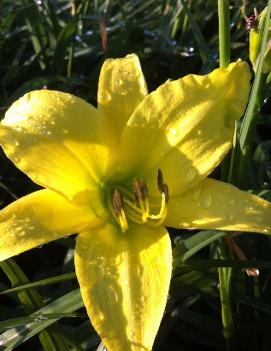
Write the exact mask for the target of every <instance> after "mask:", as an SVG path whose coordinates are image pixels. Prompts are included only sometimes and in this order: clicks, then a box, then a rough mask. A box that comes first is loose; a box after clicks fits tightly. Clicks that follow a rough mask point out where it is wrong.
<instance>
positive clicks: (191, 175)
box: [186, 168, 197, 181]
mask: <svg viewBox="0 0 271 351" xmlns="http://www.w3.org/2000/svg"><path fill="white" fill-rule="evenodd" d="M196 174H197V172H196V170H195V169H194V168H190V169H188V170H187V173H186V179H187V180H188V181H192V180H193V179H194V178H195V177H196Z"/></svg>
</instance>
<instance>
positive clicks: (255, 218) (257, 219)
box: [253, 216, 263, 223]
mask: <svg viewBox="0 0 271 351" xmlns="http://www.w3.org/2000/svg"><path fill="white" fill-rule="evenodd" d="M253 220H254V221H255V222H257V223H260V222H261V221H262V220H263V217H261V216H253Z"/></svg>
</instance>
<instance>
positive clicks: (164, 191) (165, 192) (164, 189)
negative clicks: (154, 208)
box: [161, 183, 169, 203]
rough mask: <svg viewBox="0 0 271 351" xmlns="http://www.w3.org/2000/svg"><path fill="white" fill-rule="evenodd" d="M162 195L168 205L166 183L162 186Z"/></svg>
mask: <svg viewBox="0 0 271 351" xmlns="http://www.w3.org/2000/svg"><path fill="white" fill-rule="evenodd" d="M161 192H162V193H163V194H165V201H166V203H168V201H169V193H168V185H167V184H166V183H164V184H163V187H162V191H161Z"/></svg>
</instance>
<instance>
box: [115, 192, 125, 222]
mask: <svg viewBox="0 0 271 351" xmlns="http://www.w3.org/2000/svg"><path fill="white" fill-rule="evenodd" d="M113 208H114V211H115V214H116V216H117V217H119V216H120V214H121V210H122V209H123V198H122V194H121V192H120V191H119V190H118V189H116V188H115V190H114V194H113Z"/></svg>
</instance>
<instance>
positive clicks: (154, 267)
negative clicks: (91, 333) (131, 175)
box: [75, 224, 172, 351]
mask: <svg viewBox="0 0 271 351" xmlns="http://www.w3.org/2000/svg"><path fill="white" fill-rule="evenodd" d="M82 240H83V241H84V246H83V248H82V245H81V242H82ZM86 242H88V243H89V245H88V248H87V249H86V245H85V244H86ZM171 260H172V257H171V244H170V239H169V236H168V234H167V232H166V230H165V229H164V228H161V227H160V228H152V227H150V226H147V225H144V226H139V225H132V226H131V227H130V228H129V229H128V231H127V232H126V233H125V234H123V233H121V232H120V229H119V228H117V227H115V226H113V225H111V224H108V225H106V226H104V227H100V228H97V229H95V230H93V231H92V232H83V233H81V234H80V235H79V237H78V238H77V244H76V249H75V268H76V275H77V277H78V280H79V283H80V288H81V293H82V297H83V301H84V303H85V306H86V308H87V312H88V315H89V317H90V319H91V322H92V325H93V326H94V328H95V329H96V330H97V332H98V333H99V335H100V336H101V337H102V340H103V343H104V344H105V346H106V347H107V349H108V350H118V351H127V350H137V349H138V350H139V349H140V350H151V347H152V344H153V341H154V338H155V335H156V333H157V330H158V327H159V324H160V322H161V319H162V316H163V312H164V308H165V305H166V302H167V295H168V289H169V282H170V276H171V265H172V263H171ZM158 267H159V269H158ZM154 272H155V273H154Z"/></svg>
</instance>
